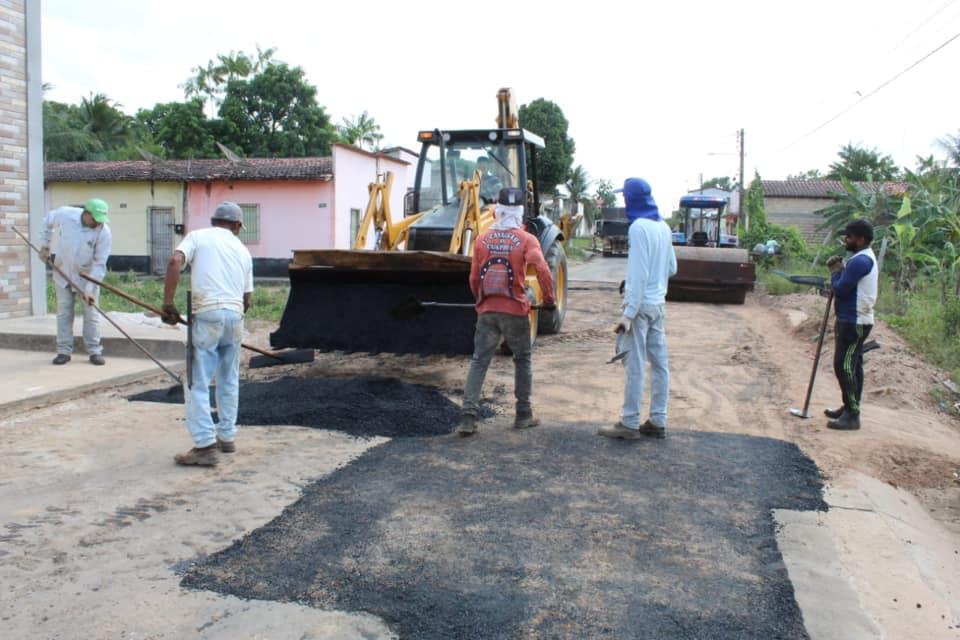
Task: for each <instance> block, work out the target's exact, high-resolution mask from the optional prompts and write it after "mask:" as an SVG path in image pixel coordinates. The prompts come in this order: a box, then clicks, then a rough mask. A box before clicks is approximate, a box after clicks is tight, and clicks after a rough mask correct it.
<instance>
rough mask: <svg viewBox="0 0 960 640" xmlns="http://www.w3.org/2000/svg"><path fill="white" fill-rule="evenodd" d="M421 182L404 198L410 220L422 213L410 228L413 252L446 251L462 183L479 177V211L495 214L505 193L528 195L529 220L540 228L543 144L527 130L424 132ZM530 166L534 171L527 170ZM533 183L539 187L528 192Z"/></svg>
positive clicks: (419, 169) (409, 245) (419, 166)
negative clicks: (539, 159)
mask: <svg viewBox="0 0 960 640" xmlns="http://www.w3.org/2000/svg"><path fill="white" fill-rule="evenodd" d="M418 139H419V140H420V143H421V148H420V158H419V161H418V162H417V176H416V182H415V185H414V187H413V189H411V190H410V191H408V192H407V194H406V196H405V199H404V214H405V215H406V216H411V215H415V214H418V213H422V215H421V217H420V219H419V220H417V221H416V222H415V223H414V224H412V225H411V226H410V231H409V236H408V239H407V248H408V249H409V250H419V251H447V249H448V247H449V246H450V239H451V236H452V234H453V232H454V228H455V227H456V224H457V220H458V217H459V215H460V209H461V205H462V203H461V202H460V193H461V190H460V183H461V182H463V181H464V180H472V179H473V178H474V177H475V176H476V175H477V174H478V173H479V177H480V190H479V200H480V207H481V209H483V210H486V211H489V212H490V213H491V215H492V208H493V205H495V204H496V202H497V197H498V196H499V194H500V189H502V188H504V187H516V188H520V189H524V190H526V191H527V193H528V201H527V204H526V207H525V218H526V220H527V222H528V226H529V225H530V224H534V226H536V225H535V219H536V218H537V212H539V210H540V202H539V195H538V193H537V189H536V160H537V151H538V150H539V149H543V148H544V142H543V139H542V138H540V137H539V136H537V135H535V134H533V133H530V132H529V131H525V130H523V129H482V130H469V131H441V130H439V129H435V130H433V131H421V132H420V134H419V136H418ZM528 162H529V167H528ZM528 181H531V182H533V184H534V188H533V189H532V190H529V189H527V185H528Z"/></svg>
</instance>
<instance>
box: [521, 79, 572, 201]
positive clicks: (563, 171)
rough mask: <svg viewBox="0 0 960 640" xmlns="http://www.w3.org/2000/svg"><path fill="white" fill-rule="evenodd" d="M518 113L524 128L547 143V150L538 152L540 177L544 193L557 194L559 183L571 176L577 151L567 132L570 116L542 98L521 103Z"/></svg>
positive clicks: (538, 173) (541, 188)
mask: <svg viewBox="0 0 960 640" xmlns="http://www.w3.org/2000/svg"><path fill="white" fill-rule="evenodd" d="M519 115H520V124H521V125H522V126H523V128H524V129H527V130H529V131H532V132H533V133H535V134H537V135H539V136H541V137H542V138H543V140H544V142H545V143H546V149H543V150H542V151H541V152H539V153H538V154H537V177H538V179H539V182H540V190H541V191H542V192H543V193H550V194H552V193H555V191H556V188H557V185H558V184H562V183H564V182H566V180H567V177H568V176H569V175H570V169H571V167H572V166H573V153H574V151H575V150H576V145H575V144H574V141H573V138H571V137H570V136H569V135H567V129H568V128H569V123H568V122H567V118H566V117H565V116H564V115H563V111H562V110H561V109H560V107H559V106H557V104H556V103H554V102H551V101H549V100H545V99H543V98H538V99H536V100H534V101H533V102H531V103H530V104H525V105H522V106H521V107H520V114H519Z"/></svg>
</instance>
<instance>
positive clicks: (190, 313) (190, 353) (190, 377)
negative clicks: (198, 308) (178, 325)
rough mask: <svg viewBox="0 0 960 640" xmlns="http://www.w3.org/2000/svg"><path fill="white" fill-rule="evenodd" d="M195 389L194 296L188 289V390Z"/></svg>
mask: <svg viewBox="0 0 960 640" xmlns="http://www.w3.org/2000/svg"><path fill="white" fill-rule="evenodd" d="M192 388H193V294H192V292H191V291H190V290H189V289H187V389H192Z"/></svg>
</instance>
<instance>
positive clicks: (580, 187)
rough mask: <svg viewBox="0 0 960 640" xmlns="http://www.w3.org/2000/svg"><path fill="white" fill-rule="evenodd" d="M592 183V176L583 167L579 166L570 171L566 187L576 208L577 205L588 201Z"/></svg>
mask: <svg viewBox="0 0 960 640" xmlns="http://www.w3.org/2000/svg"><path fill="white" fill-rule="evenodd" d="M592 183H593V181H592V180H590V174H588V173H587V171H586V169H584V168H583V165H579V164H578V165H577V166H576V167H574V168H573V169H571V170H570V175H569V176H568V177H567V181H566V182H565V183H564V186H565V187H566V188H567V191H568V192H569V193H570V201H571V202H573V203H574V206H576V203H578V202H583V201H584V200H586V199H587V192H588V191H589V190H590V185H591V184H592Z"/></svg>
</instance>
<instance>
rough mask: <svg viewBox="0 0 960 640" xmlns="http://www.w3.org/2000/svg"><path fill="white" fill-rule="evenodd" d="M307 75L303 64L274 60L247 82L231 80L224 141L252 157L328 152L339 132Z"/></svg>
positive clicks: (224, 111) (222, 113)
mask: <svg viewBox="0 0 960 640" xmlns="http://www.w3.org/2000/svg"><path fill="white" fill-rule="evenodd" d="M304 76H305V74H304V71H303V69H301V68H300V67H290V66H288V65H287V64H284V63H279V64H275V63H270V64H268V65H267V66H266V68H264V70H263V71H261V72H260V73H258V74H256V75H254V76H252V77H250V79H248V80H232V81H231V82H230V83H228V84H227V92H226V97H225V98H224V100H223V104H222V105H221V106H220V117H221V118H222V119H223V126H224V135H225V137H226V139H225V140H222V142H223V143H224V144H227V145H228V146H230V147H231V148H235V149H239V150H242V151H243V153H244V154H246V155H248V156H259V157H296V156H318V155H328V154H329V153H330V142H331V141H332V140H333V139H334V137H335V135H336V134H335V131H334V128H333V126H332V125H331V124H330V117H329V116H328V115H327V113H326V111H325V110H324V109H323V107H321V106H320V105H318V104H317V89H316V87H314V86H313V85H311V84H309V83H308V82H307V81H306V79H305V77H304Z"/></svg>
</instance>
